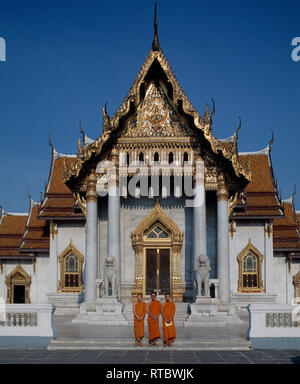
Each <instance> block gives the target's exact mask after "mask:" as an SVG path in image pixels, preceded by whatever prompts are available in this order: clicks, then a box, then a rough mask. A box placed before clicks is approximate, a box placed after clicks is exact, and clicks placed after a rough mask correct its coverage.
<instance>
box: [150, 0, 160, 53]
mask: <svg viewBox="0 0 300 384" xmlns="http://www.w3.org/2000/svg"><path fill="white" fill-rule="evenodd" d="M152 49H153V51H159V50H160V46H159V41H158V25H157V2H155V8H154V39H153V43H152Z"/></svg>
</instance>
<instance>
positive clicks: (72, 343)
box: [48, 316, 252, 351]
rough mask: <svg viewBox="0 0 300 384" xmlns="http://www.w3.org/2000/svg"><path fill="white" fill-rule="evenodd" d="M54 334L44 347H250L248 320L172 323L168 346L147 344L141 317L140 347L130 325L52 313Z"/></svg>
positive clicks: (186, 348) (164, 349) (200, 348)
mask: <svg viewBox="0 0 300 384" xmlns="http://www.w3.org/2000/svg"><path fill="white" fill-rule="evenodd" d="M55 326H56V329H57V338H56V339H54V340H52V342H51V343H50V345H49V346H48V350H103V349H105V350H151V351H154V350H155V351H156V350H162V351H170V350H174V351H175V350H176V351H237V350H238V351H242V350H250V349H251V348H252V347H251V343H250V341H249V340H247V332H248V326H249V325H248V323H247V322H242V324H239V325H227V326H225V327H211V326H209V327H201V328H199V327H183V326H176V334H177V339H176V341H175V343H174V344H173V346H172V347H171V348H165V347H163V342H162V337H163V332H162V326H161V321H160V329H161V340H160V341H159V346H158V347H150V346H148V327H147V322H146V321H145V338H144V346H143V348H140V347H138V348H137V347H135V346H134V333H133V326H132V325H130V326H128V325H122V326H111V325H105V326H98V325H93V324H90V325H87V324H80V323H77V324H74V323H72V317H70V316H56V317H55Z"/></svg>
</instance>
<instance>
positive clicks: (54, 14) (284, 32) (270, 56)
mask: <svg viewBox="0 0 300 384" xmlns="http://www.w3.org/2000/svg"><path fill="white" fill-rule="evenodd" d="M153 7H154V1H152V0H143V1H141V0H123V1H113V0H111V1H96V0H87V1H85V2H84V1H77V0H72V1H66V0H51V1H49V0H43V1H40V0H35V1H33V0H26V1H24V0H19V1H16V0H0V37H3V38H5V40H6V44H7V62H0V129H1V138H0V199H1V200H0V204H1V205H3V206H4V208H5V209H7V210H8V211H26V210H27V208H28V200H27V197H26V192H27V188H29V190H30V193H31V195H32V197H33V198H34V199H36V200H39V196H40V191H42V190H43V189H44V181H45V179H47V178H48V174H49V169H50V159H51V156H50V148H49V145H48V134H49V132H51V133H52V140H53V142H54V145H55V147H56V149H57V150H58V151H60V152H64V153H70V152H72V153H73V152H75V151H76V150H77V139H78V137H79V123H78V122H79V119H83V127H84V130H85V132H86V133H87V135H88V136H90V137H92V138H96V137H98V136H99V134H100V132H101V126H102V120H101V119H102V118H101V113H100V110H101V107H102V105H103V104H104V103H105V102H108V103H109V104H108V111H109V113H110V114H113V113H114V112H115V110H116V109H117V107H118V106H119V105H120V104H121V102H122V100H123V98H124V97H125V95H126V93H127V91H128V89H129V88H130V86H131V84H132V82H133V81H134V79H135V76H136V74H137V73H138V71H139V69H140V66H141V65H142V63H143V61H144V59H145V57H146V55H147V53H148V51H149V49H150V47H151V43H152V37H153ZM299 17H300V2H299V1H296V0H268V1H267V0H260V1H258V0H251V1H249V0H247V1H245V0H243V1H241V0H227V1H224V0H218V1H196V0H185V1H182V0H181V1H179V0H172V1H171V0H161V1H159V4H158V21H159V35H160V44H161V47H162V49H163V50H164V52H165V54H166V56H167V58H168V60H169V62H170V64H171V66H172V68H173V70H174V72H175V74H176V76H177V78H178V80H179V81H180V83H181V85H182V87H183V89H184V90H185V92H186V94H187V95H188V96H189V98H190V100H191V101H192V103H193V104H194V106H195V107H196V108H197V109H198V110H199V112H201V114H202V113H203V112H204V110H205V102H207V101H210V99H211V98H214V99H215V101H216V116H215V118H214V126H213V130H214V134H215V135H216V136H217V137H219V138H222V137H228V136H231V135H232V133H233V132H234V131H235V130H236V128H237V126H238V116H241V117H242V120H243V127H242V130H241V132H240V140H239V150H240V151H256V150H260V149H263V148H265V147H266V146H267V144H268V141H269V140H270V138H271V130H274V132H275V143H274V145H273V148H272V160H273V166H274V171H275V176H276V177H277V178H278V184H279V189H281V190H282V194H283V197H284V198H288V197H290V195H291V194H292V192H293V189H294V187H293V185H294V184H296V185H297V187H298V190H299V193H298V194H297V195H296V208H298V209H300V183H299V150H300V146H299V138H300V134H299V130H300V113H299V106H300V62H297V63H296V62H293V61H292V59H291V52H292V49H293V48H292V46H291V41H292V39H293V38H294V37H296V36H300V21H299V20H300V19H299Z"/></svg>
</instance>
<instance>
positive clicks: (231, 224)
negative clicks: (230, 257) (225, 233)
mask: <svg viewBox="0 0 300 384" xmlns="http://www.w3.org/2000/svg"><path fill="white" fill-rule="evenodd" d="M229 233H230V236H231V240H233V236H234V235H235V234H236V221H235V220H230V222H229Z"/></svg>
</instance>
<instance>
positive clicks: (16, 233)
mask: <svg viewBox="0 0 300 384" xmlns="http://www.w3.org/2000/svg"><path fill="white" fill-rule="evenodd" d="M27 219H28V216H27V215H26V216H25V215H18V214H10V213H5V212H2V213H1V220H0V257H7V256H21V255H20V249H19V248H20V245H21V242H22V238H23V234H24V232H25V228H26V223H27Z"/></svg>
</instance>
